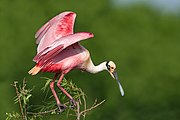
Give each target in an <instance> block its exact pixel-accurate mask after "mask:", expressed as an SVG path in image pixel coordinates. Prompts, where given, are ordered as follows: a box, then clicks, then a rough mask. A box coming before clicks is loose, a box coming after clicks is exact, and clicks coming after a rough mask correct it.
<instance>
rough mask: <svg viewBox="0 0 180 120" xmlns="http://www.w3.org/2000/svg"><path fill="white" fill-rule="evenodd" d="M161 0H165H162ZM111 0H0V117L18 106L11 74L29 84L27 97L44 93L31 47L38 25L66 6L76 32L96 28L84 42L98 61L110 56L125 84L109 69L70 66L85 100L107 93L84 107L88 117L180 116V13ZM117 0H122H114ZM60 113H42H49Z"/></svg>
mask: <svg viewBox="0 0 180 120" xmlns="http://www.w3.org/2000/svg"><path fill="white" fill-rule="evenodd" d="M164 2H165V1H164ZM116 4H117V3H116V2H115V1H113V2H112V0H31V1H30V0H1V1H0V45H1V47H0V65H1V68H0V119H1V120H3V119H5V117H6V115H5V113H6V112H12V111H18V105H17V104H14V101H13V99H14V96H15V90H14V88H13V87H12V86H10V84H11V83H13V81H15V80H17V81H22V80H23V78H24V77H26V78H27V79H28V85H29V87H34V90H33V97H32V98H31V101H30V102H31V104H39V103H41V102H42V100H43V93H42V91H41V90H40V89H41V87H42V86H43V85H44V83H45V81H44V80H43V79H42V78H40V77H53V74H51V73H48V74H42V73H40V74H38V75H36V76H33V77H32V76H30V75H28V74H27V72H28V70H29V69H30V68H31V67H32V66H33V65H34V63H33V62H32V59H33V57H34V55H35V54H36V44H35V38H34V34H35V32H36V31H37V30H38V29H39V28H40V27H41V26H42V25H43V24H44V23H45V22H46V21H48V20H49V19H51V18H52V17H54V16H55V15H57V14H59V13H60V12H63V11H67V10H68V11H69V10H70V11H74V12H75V13H77V19H76V23H75V32H79V31H89V32H92V33H94V34H95V37H94V38H93V39H90V40H86V41H84V42H81V43H82V44H83V45H84V46H85V47H86V48H87V49H88V50H89V51H90V52H91V56H92V59H93V61H94V63H95V64H99V63H100V62H102V61H105V60H113V61H114V62H115V63H116V64H117V71H118V74H119V78H120V80H121V82H122V85H123V87H124V90H125V96H124V97H121V95H120V93H119V89H118V85H117V84H116V82H115V81H114V80H112V78H111V77H110V75H109V74H108V73H107V72H101V73H99V74H95V75H92V74H89V73H86V72H84V73H81V72H80V71H72V72H70V73H69V74H68V75H67V76H66V78H67V79H72V80H73V81H74V83H76V84H78V86H79V87H81V88H82V89H83V90H84V92H85V93H86V94H87V99H88V104H89V105H90V104H91V103H93V101H94V99H96V98H97V99H98V100H99V101H100V100H103V99H106V102H105V104H103V105H102V106H101V107H98V108H97V109H95V110H93V111H92V112H90V113H89V114H88V117H87V120H92V119H93V120H99V119H102V120H109V119H111V120H179V119H180V64H179V61H180V54H179V52H180V14H178V13H176V14H175V13H164V12H162V11H161V12H160V11H158V10H157V9H154V8H153V7H150V6H148V5H147V4H142V3H140V4H134V5H131V6H126V5H116ZM118 4H121V3H118ZM60 117H61V116H50V117H48V116H47V119H49V120H54V119H58V118H60Z"/></svg>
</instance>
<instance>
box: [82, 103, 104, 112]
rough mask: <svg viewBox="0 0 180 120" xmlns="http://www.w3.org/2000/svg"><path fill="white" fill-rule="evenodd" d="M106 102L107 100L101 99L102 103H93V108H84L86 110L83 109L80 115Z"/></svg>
mask: <svg viewBox="0 0 180 120" xmlns="http://www.w3.org/2000/svg"><path fill="white" fill-rule="evenodd" d="M95 102H96V101H95ZM104 102H105V100H103V101H101V102H100V103H98V104H96V105H93V106H92V107H91V108H89V109H86V110H84V111H81V112H80V115H82V114H84V113H87V112H88V111H91V110H92V109H94V108H96V107H98V106H99V105H101V104H102V103H104Z"/></svg>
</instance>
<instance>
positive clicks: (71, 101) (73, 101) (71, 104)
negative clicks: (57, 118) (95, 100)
mask: <svg viewBox="0 0 180 120" xmlns="http://www.w3.org/2000/svg"><path fill="white" fill-rule="evenodd" d="M76 106H77V104H76V101H75V100H74V99H70V108H73V109H74V108H75V107H76Z"/></svg>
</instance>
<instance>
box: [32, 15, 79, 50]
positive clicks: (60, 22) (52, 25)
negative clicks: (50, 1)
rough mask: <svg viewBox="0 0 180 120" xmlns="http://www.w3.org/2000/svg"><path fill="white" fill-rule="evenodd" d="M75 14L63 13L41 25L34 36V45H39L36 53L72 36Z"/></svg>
mask: <svg viewBox="0 0 180 120" xmlns="http://www.w3.org/2000/svg"><path fill="white" fill-rule="evenodd" d="M75 17H76V14H75V13H73V12H63V13H61V14H59V15H57V16H55V17H54V18H52V19H51V20H49V21H48V22H47V23H46V24H45V25H43V26H42V27H41V28H40V29H39V30H38V31H37V33H36V34H35V38H37V40H36V43H37V44H39V45H38V48H37V53H40V52H41V51H42V50H44V49H45V48H46V47H47V46H49V45H50V44H51V43H53V42H54V41H55V40H57V39H59V38H61V37H63V36H66V35H70V34H73V27H74V21H75Z"/></svg>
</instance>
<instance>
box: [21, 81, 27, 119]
mask: <svg viewBox="0 0 180 120" xmlns="http://www.w3.org/2000/svg"><path fill="white" fill-rule="evenodd" d="M25 87H26V79H25V78H24V79H23V88H22V90H23V91H25ZM23 108H24V118H25V120H27V111H26V104H24V105H23Z"/></svg>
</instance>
